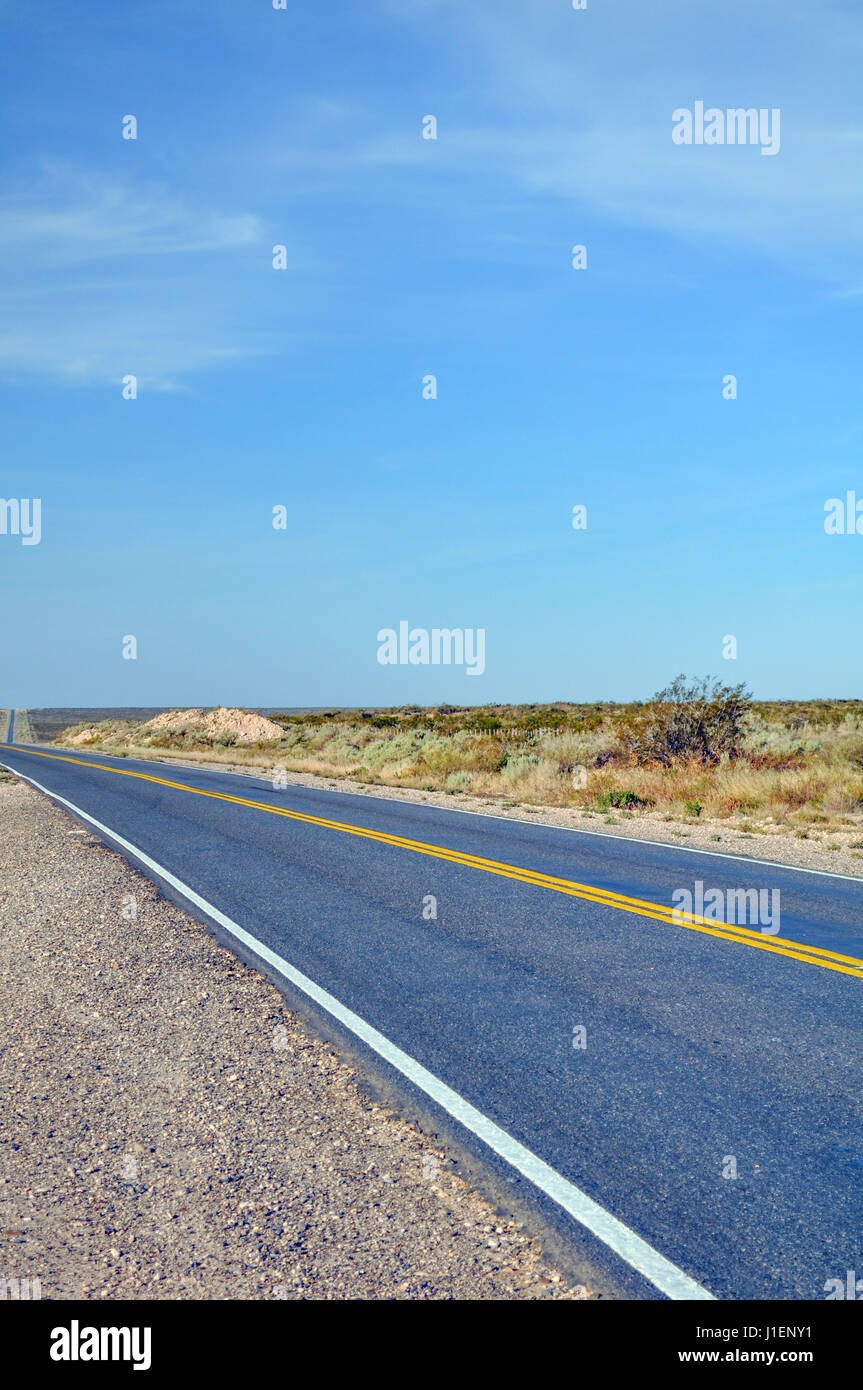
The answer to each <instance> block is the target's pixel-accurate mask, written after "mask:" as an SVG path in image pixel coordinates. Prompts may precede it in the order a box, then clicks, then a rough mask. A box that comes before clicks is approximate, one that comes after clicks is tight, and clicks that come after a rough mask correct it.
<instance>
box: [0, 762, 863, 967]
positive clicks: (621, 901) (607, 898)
mask: <svg viewBox="0 0 863 1390" xmlns="http://www.w3.org/2000/svg"><path fill="white" fill-rule="evenodd" d="M15 751H16V752H18V753H28V754H29V755H30V756H31V757H34V758H50V759H52V760H53V761H55V762H61V763H71V764H72V765H73V766H74V767H86V768H90V769H92V770H93V771H96V772H112V773H114V774H115V776H118V777H136V778H138V779H139V780H140V781H142V782H153V783H155V785H156V786H159V787H169V788H171V790H173V791H181V792H189V793H190V794H192V795H194V796H206V797H209V798H210V799H211V800H214V801H227V802H229V803H230V804H231V805H234V806H247V807H250V808H251V809H253V810H256V811H266V812H268V813H269V814H270V815H273V816H285V817H286V818H287V819H289V820H298V821H302V822H304V823H305V824H307V825H317V826H320V827H322V828H323V829H325V830H338V831H340V832H341V833H342V834H345V835H356V836H359V837H360V838H362V839H367V840H375V841H377V842H378V843H379V844H384V845H391V846H392V847H393V848H395V849H406V850H410V851H411V852H412V853H414V854H426V855H430V856H432V857H433V858H435V859H444V860H447V861H448V862H449V863H452V864H459V865H461V866H463V867H465V868H470V869H480V870H482V871H483V872H484V873H490V874H497V875H499V876H500V877H502V878H509V879H513V880H515V881H516V882H518V883H529V884H531V885H533V886H534V887H537V888H547V889H550V890H551V891H552V892H555V893H565V894H568V895H569V896H570V897H574V898H582V899H584V900H585V901H586V902H594V903H599V904H600V905H602V906H604V907H614V908H617V909H618V910H619V911H621V912H630V913H632V914H633V915H635V916H637V917H651V918H653V919H654V920H655V921H658V922H666V923H668V924H670V925H671V926H675V927H685V928H686V929H687V930H688V931H698V932H703V933H704V934H705V935H706V936H716V937H720V938H721V939H722V940H724V941H736V942H737V943H738V944H739V945H742V946H752V947H754V948H755V949H756V950H761V951H772V952H773V953H774V954H775V955H780V956H788V957H790V958H791V959H792V960H800V961H804V962H805V963H806V964H808V965H820V966H823V968H824V969H825V970H835V971H838V972H840V973H841V974H843V975H854V976H856V977H857V978H858V979H863V960H861V959H859V958H858V957H856V956H845V955H842V954H841V953H840V952H838V951H830V950H826V949H825V948H824V947H822V946H809V945H807V944H806V943H805V942H800V941H791V940H789V939H788V938H787V937H781V936H765V935H764V934H763V933H761V932H758V931H755V930H753V929H752V928H750V927H739V926H736V925H735V924H733V923H726V922H722V921H715V920H714V919H712V918H708V917H699V916H697V915H696V914H694V913H684V912H682V911H681V910H680V909H676V908H670V907H664V906H663V905H662V904H661V903H654V902H650V901H648V900H647V899H644V898H633V897H630V896H628V895H627V894H625V893H614V892H611V891H610V890H609V889H606V888H597V887H596V886H595V885H593V884H589V883H577V882H575V881H574V880H572V879H566V878H556V877H554V876H553V875H551V874H543V873H539V872H538V871H537V870H534V869H524V868H521V867H520V866H519V865H516V864H504V863H501V862H500V861H499V860H496V859H483V858H481V857H480V856H479V855H475V854H465V853H463V852H462V851H461V850H454V849H446V848H445V847H444V846H443V845H431V844H426V843H425V842H424V841H422V840H409V839H406V838H405V837H404V836H401V835H391V834H388V833H387V832H385V831H380V830H369V829H367V828H366V827H365V826H360V825H350V824H348V823H346V822H344V821H337V820H328V819H325V818H324V817H322V816H312V815H309V814H307V813H306V812H303V811H292V810H289V809H288V808H287V807H284V806H270V805H268V804H267V802H265V801H253V800H251V799H250V798H249V797H244V796H233V795H231V794H230V793H229V792H214V791H207V790H206V789H205V788H204V787H192V786H189V785H188V784H187V783H185V782H174V781H171V780H170V779H169V778H166V777H155V776H153V775H152V774H151V773H147V772H135V771H133V770H132V769H131V768H120V767H110V766H108V765H107V764H105V763H92V762H85V761H83V760H82V759H80V758H68V757H65V756H63V755H62V754H60V753H37V752H36V751H35V750H34V749H31V748H16V749H15Z"/></svg>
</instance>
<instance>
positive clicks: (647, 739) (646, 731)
mask: <svg viewBox="0 0 863 1390" xmlns="http://www.w3.org/2000/svg"><path fill="white" fill-rule="evenodd" d="M749 708H750V695H749V691H748V690H747V689H746V686H745V685H735V686H729V685H722V684H721V682H720V681H710V680H709V679H707V678H705V679H704V680H693V681H690V682H687V679H686V677H685V676H682V675H681V676H677V677H676V679H675V680H673V681H672V682H671V685H669V686H667V687H666V688H665V690H660V691H658V692H657V694H656V695H655V696H654V697H653V699H652V700H650V701H649V702H648V703H647V704H646V705H643V706H642V707H641V708H640V709H637V710H633V711H632V712H630V713H628V714H627V715H626V717H625V718H624V719H623V720H622V721H621V725H620V727H619V729H618V734H617V751H618V753H620V754H622V755H624V756H627V757H629V758H630V759H632V760H633V761H635V762H636V763H648V762H658V763H663V764H666V765H668V764H671V763H672V762H674V761H675V760H676V759H683V758H687V759H697V760H698V761H699V762H702V763H718V762H719V761H720V760H721V759H723V758H728V759H733V758H737V757H739V756H740V754H741V752H742V749H743V742H744V738H745V736H746V728H747V715H748V712H749Z"/></svg>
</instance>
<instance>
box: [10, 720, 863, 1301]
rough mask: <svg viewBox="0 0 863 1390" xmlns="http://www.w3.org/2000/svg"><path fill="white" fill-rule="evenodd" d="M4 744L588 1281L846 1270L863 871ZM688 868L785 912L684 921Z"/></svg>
mask: <svg viewBox="0 0 863 1390" xmlns="http://www.w3.org/2000/svg"><path fill="white" fill-rule="evenodd" d="M11 736H12V735H11V733H10V737H11ZM0 759H2V762H3V763H4V764H5V765H6V766H7V767H10V768H12V769H13V770H14V771H16V772H19V773H21V774H22V775H23V776H26V777H28V778H30V779H31V780H33V781H34V782H35V783H36V784H37V785H38V786H39V787H41V788H42V790H45V791H47V792H49V793H50V794H51V795H52V796H54V797H55V798H56V799H58V800H59V801H60V802H61V804H65V805H66V806H67V807H68V808H70V809H73V810H74V811H75V812H76V813H79V814H82V815H84V816H85V817H89V818H90V823H91V824H92V823H93V822H94V821H95V822H96V825H97V828H98V829H99V831H100V833H101V834H103V836H104V837H105V838H106V839H108V840H111V839H113V842H114V843H115V844H119V845H120V847H121V848H122V849H123V852H124V853H126V854H127V856H128V857H129V858H130V860H132V862H134V863H136V864H137V865H138V866H139V867H143V868H144V871H145V872H147V873H148V874H149V875H150V876H151V877H153V878H155V879H156V880H157V881H158V882H161V883H162V885H163V886H165V887H166V888H167V891H168V892H169V893H170V895H171V896H173V897H177V898H179V899H180V900H181V901H184V902H186V903H188V904H190V905H191V907H192V910H193V911H195V912H196V913H197V914H199V915H203V916H206V917H207V918H208V919H209V920H210V921H211V922H212V923H213V924H214V926H215V927H216V929H217V930H218V931H219V932H220V934H221V935H222V937H223V939H225V940H226V941H228V942H230V943H232V944H234V945H235V947H236V949H238V950H239V951H240V952H241V953H242V954H244V955H245V956H247V957H253V958H255V959H258V960H259V961H261V962H262V963H263V965H264V966H265V968H267V970H268V972H269V973H271V974H273V976H274V978H277V979H281V980H282V982H283V985H284V988H285V990H286V992H287V993H288V995H289V997H291V998H293V999H300V1000H301V1001H302V1002H303V1003H304V1004H305V1006H306V1008H307V1010H308V1011H309V1012H311V1013H312V1014H314V1015H316V1016H318V1017H325V1018H327V1019H328V1020H329V1021H330V1023H332V1025H333V1027H334V1029H335V1031H336V1033H337V1035H338V1036H342V1037H344V1038H345V1039H347V1040H348V1041H349V1043H350V1044H351V1046H352V1049H353V1051H354V1055H358V1056H359V1057H360V1060H361V1062H363V1063H364V1064H365V1065H367V1066H368V1068H369V1070H371V1071H374V1072H375V1074H376V1075H378V1076H383V1077H384V1078H386V1079H387V1080H388V1081H389V1082H390V1084H391V1085H392V1086H393V1087H394V1088H395V1089H396V1090H397V1091H398V1093H399V1094H400V1095H401V1096H403V1097H404V1099H405V1102H406V1104H408V1105H413V1106H415V1107H417V1106H418V1107H419V1108H420V1109H422V1111H423V1113H424V1114H426V1115H427V1116H430V1117H431V1118H432V1119H434V1120H435V1121H440V1123H441V1124H442V1125H443V1126H444V1127H445V1128H446V1127H449V1129H448V1132H450V1133H454V1134H455V1135H456V1137H457V1138H458V1140H459V1141H460V1142H461V1143H462V1144H463V1146H464V1148H465V1149H466V1150H467V1151H469V1152H470V1153H472V1154H474V1155H475V1156H476V1158H477V1159H478V1160H479V1161H481V1162H483V1163H485V1164H486V1165H487V1168H488V1170H489V1171H490V1172H491V1173H492V1174H493V1175H494V1176H495V1177H496V1180H497V1182H498V1184H499V1186H500V1189H501V1190H502V1191H504V1192H506V1193H508V1194H510V1195H512V1197H513V1200H514V1201H519V1200H520V1201H523V1202H527V1203H528V1204H530V1206H531V1207H532V1208H533V1210H534V1211H536V1212H537V1213H539V1214H540V1215H541V1217H542V1219H543V1221H544V1222H545V1223H546V1224H547V1225H548V1226H549V1227H550V1228H553V1230H554V1232H555V1233H556V1235H557V1237H558V1239H559V1240H560V1241H561V1242H563V1243H564V1245H565V1247H566V1248H567V1249H568V1250H569V1251H570V1252H571V1254H572V1258H573V1260H574V1261H575V1262H576V1263H578V1262H579V1261H581V1262H582V1267H583V1268H585V1269H588V1270H590V1271H591V1273H592V1276H593V1278H594V1282H595V1283H596V1282H597V1281H598V1282H599V1285H600V1286H601V1287H605V1288H606V1289H608V1290H609V1291H610V1292H613V1293H616V1294H619V1295H623V1296H629V1297H648V1298H651V1297H652V1298H660V1297H671V1298H699V1297H703V1298H710V1297H712V1298H716V1299H748V1298H754V1299H763V1298H771V1297H778V1298H786V1299H795V1298H804V1299H821V1298H824V1297H825V1292H824V1289H825V1284H826V1283H827V1281H828V1280H831V1279H841V1280H843V1281H844V1280H845V1278H846V1273H847V1271H848V1270H850V1269H857V1270H860V1271H861V1272H863V1240H861V1235H860V1232H861V1206H863V1201H861V1199H863V1105H861V1099H860V1075H861V1059H863V1036H861V1033H863V1030H861V999H863V994H861V990H863V880H860V879H851V878H843V877H840V876H835V875H829V874H823V873H813V872H807V871H805V870H799V869H792V868H789V867H782V866H778V865H772V864H765V863H760V862H759V861H756V860H751V859H746V860H741V859H736V858H734V857H733V856H725V855H718V854H717V855H713V854H705V853H701V852H698V851H687V850H685V849H683V848H677V847H669V846H664V845H659V844H652V843H643V842H639V841H637V840H625V839H620V838H611V837H605V836H602V835H601V834H600V835H597V834H590V833H588V832H580V831H565V830H559V829H554V828H550V827H544V826H539V825H532V824H529V823H525V822H521V821H512V820H509V819H504V818H496V817H494V816H493V815H489V816H478V815H472V814H469V813H466V812H459V811H446V810H440V809H437V808H432V807H426V806H423V805H419V804H413V803H405V802H398V801H390V800H387V799H384V798H378V797H363V796H360V795H351V794H348V793H344V792H339V791H333V790H329V789H324V788H321V789H316V788H306V787H289V788H286V789H284V790H274V789H273V788H272V786H271V784H270V783H268V782H266V781H264V780H259V779H253V778H249V777H243V776H237V775H229V774H224V773H219V772H216V771H210V770H205V769H202V768H194V769H190V768H184V767H179V766H175V765H167V764H156V763H152V762H135V761H133V760H131V759H115V758H109V757H105V756H102V755H86V754H79V753H75V752H68V751H67V752H61V750H50V749H48V748H36V747H33V746H27V747H22V746H20V745H15V746H14V747H12V746H10V745H7V746H6V747H5V748H4V749H2V752H0ZM698 881H700V882H701V883H702V884H704V885H705V886H706V887H710V888H722V889H741V888H746V889H749V888H757V889H767V890H771V891H775V890H777V889H778V890H779V892H780V894H781V929H780V932H779V934H778V935H767V934H764V933H762V932H760V931H759V930H758V929H757V928H756V929H750V930H748V931H747V930H741V929H738V928H730V929H727V930H726V929H725V928H722V927H719V928H717V927H716V926H715V924H711V923H709V922H704V921H703V920H702V921H701V922H692V923H689V924H686V925H681V924H680V923H679V922H676V921H675V920H674V919H673V918H672V916H671V911H670V908H671V904H672V901H673V899H672V894H673V893H674V892H675V890H678V889H689V890H690V891H694V890H695V884H696V882H698Z"/></svg>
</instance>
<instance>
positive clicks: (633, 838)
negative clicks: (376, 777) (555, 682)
mask: <svg viewBox="0 0 863 1390" xmlns="http://www.w3.org/2000/svg"><path fill="white" fill-rule="evenodd" d="M34 746H35V745H34ZM6 747H7V748H15V749H17V748H18V744H15V743H9V744H7V745H6ZM75 751H76V752H77V750H75ZM21 752H22V753H26V752H27V746H26V744H21ZM79 756H80V755H79ZM90 756H91V757H93V758H112V756H113V755H112V754H110V753H92V754H91V755H90ZM82 761H84V759H83V758H82ZM113 761H114V762H124V763H125V762H128V763H140V764H141V766H142V767H147V766H148V764H153V763H155V764H156V765H157V766H160V767H185V768H187V769H188V770H189V771H190V772H196V771H199V770H200V771H201V772H215V773H217V775H219V776H221V777H248V778H249V779H250V780H251V781H253V782H264V783H267V784H269V780H270V779H269V778H268V777H259V776H258V774H257V773H255V772H227V771H226V770H225V769H224V768H221V767H209V766H208V765H207V764H206V763H179V762H176V763H175V762H171V761H170V760H169V759H167V758H164V759H163V758H117V757H113ZM12 771H13V772H14V771H15V769H14V768H13V769H12ZM18 775H19V776H21V774H20V773H19V774H18ZM288 785H289V786H295V787H301V788H303V789H304V790H305V791H310V792H333V791H334V792H335V793H336V795H337V796H356V797H360V798H363V797H366V798H368V799H370V800H372V801H389V802H390V804H392V805H396V806H420V807H423V809H425V810H427V811H446V812H447V813H448V814H449V815H452V816H481V817H483V818H484V819H486V820H499V821H506V822H507V824H509V825H532V826H534V827H535V828H536V829H538V830H563V831H564V832H565V833H566V834H567V835H593V836H594V838H595V839H597V840H624V841H627V842H628V843H629V844H631V845H651V846H652V847H653V848H654V849H670V850H673V851H674V852H675V853H680V854H706V855H708V856H709V857H710V858H712V859H736V860H737V862H738V864H761V865H763V866H764V867H765V868H768V869H788V870H789V872H790V873H794V874H814V875H815V876H816V877H817V878H838V879H843V880H844V881H845V882H847V883H859V884H861V886H863V874H837V873H834V872H833V870H832V869H806V868H804V867H803V865H802V864H782V863H780V861H779V860H778V859H756V858H755V856H754V855H753V854H729V853H728V851H727V850H721V849H695V848H694V846H692V845H671V844H668V843H667V841H665V840H642V839H640V838H639V837H638V836H637V835H609V834H608V833H607V832H606V831H604V830H582V828H581V826H580V825H548V824H547V823H546V822H545V821H541V820H528V819H527V818H526V817H525V816H498V815H496V814H495V812H494V811H468V810H465V809H464V807H461V806H427V805H425V803H424V802H422V801H402V799H401V798H400V797H398V796H378V795H377V793H369V792H344V791H339V789H338V787H307V786H306V785H305V783H304V782H292V783H289V784H288Z"/></svg>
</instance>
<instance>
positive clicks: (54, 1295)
mask: <svg viewBox="0 0 863 1390" xmlns="http://www.w3.org/2000/svg"><path fill="white" fill-rule="evenodd" d="M0 923H2V933H0V1001H1V1002H2V1010H3V1020H4V1026H3V1035H2V1046H0V1110H2V1141H0V1248H2V1265H0V1275H2V1277H3V1278H4V1279H31V1280H34V1279H38V1280H39V1281H40V1283H41V1293H42V1297H43V1298H49V1299H73V1298H74V1299H77V1298H94V1299H155V1298H158V1299H273V1298H277V1299H281V1298H288V1299H294V1298H312V1299H356V1298H361V1299H400V1298H406V1299H407V1298H413V1299H416V1298H420V1299H453V1298H455V1299H513V1298H528V1299H549V1298H551V1299H561V1298H563V1299H584V1298H586V1297H588V1295H587V1293H586V1291H585V1290H584V1289H583V1288H582V1287H581V1286H576V1287H575V1288H573V1287H572V1286H571V1285H569V1284H568V1283H567V1280H566V1279H565V1278H563V1277H562V1276H561V1275H560V1273H559V1272H558V1271H557V1270H556V1269H554V1267H553V1266H552V1265H551V1264H550V1263H549V1262H548V1260H547V1259H546V1257H545V1256H544V1255H543V1253H542V1251H541V1249H540V1247H539V1245H538V1243H537V1241H536V1240H534V1239H533V1238H531V1237H530V1236H529V1235H528V1234H527V1233H525V1231H524V1230H522V1229H521V1228H520V1226H519V1225H518V1224H517V1223H516V1222H514V1221H511V1220H508V1219H504V1218H502V1217H501V1216H500V1215H499V1214H498V1213H496V1211H495V1210H494V1209H493V1208H492V1207H491V1206H490V1205H489V1204H488V1202H487V1201H486V1200H485V1199H484V1198H482V1197H481V1196H479V1195H478V1194H477V1193H476V1192H475V1191H474V1190H472V1188H471V1187H470V1186H469V1185H468V1184H467V1183H466V1182H465V1181H464V1179H463V1178H462V1177H460V1176H459V1174H458V1173H457V1172H456V1171H455V1169H456V1163H455V1160H454V1159H453V1158H452V1157H451V1156H450V1155H448V1154H447V1153H446V1152H445V1151H443V1150H442V1149H441V1148H440V1147H437V1146H436V1145H435V1144H434V1143H433V1142H432V1141H430V1140H429V1139H428V1138H427V1137H425V1136H423V1135H421V1134H420V1133H419V1132H418V1131H417V1130H416V1129H415V1128H414V1127H412V1126H411V1125H410V1124H408V1123H407V1122H406V1121H405V1120H404V1119H402V1118H400V1117H399V1116H398V1115H396V1114H393V1113H392V1112H391V1111H389V1110H388V1109H387V1108H386V1107H385V1106H383V1105H381V1104H380V1103H378V1102H377V1101H375V1100H374V1099H372V1098H370V1096H369V1095H368V1094H366V1093H365V1092H364V1090H363V1089H362V1087H361V1085H360V1080H361V1079H360V1078H359V1077H358V1076H357V1074H356V1072H355V1071H354V1070H353V1069H352V1068H351V1067H350V1066H349V1065H348V1064H347V1063H346V1062H345V1061H343V1060H342V1059H341V1058H340V1057H339V1056H338V1055H337V1053H336V1052H335V1050H334V1049H333V1048H332V1047H331V1046H330V1045H329V1044H327V1043H326V1042H324V1041H322V1040H320V1039H318V1038H316V1037H314V1036H313V1035H312V1034H311V1033H310V1031H309V1030H308V1029H306V1028H305V1026H304V1025H303V1024H302V1023H301V1022H300V1021H299V1019H298V1018H297V1016H296V1015H295V1014H293V1013H291V1012H290V1011H289V1010H288V1008H287V1007H286V1005H285V1002H284V1000H283V999H282V997H281V995H280V994H279V993H278V991H277V990H276V989H275V988H274V987H273V986H272V985H271V984H270V983H269V982H268V981H267V980H265V979H264V978H263V976H261V975H260V974H258V973H257V972H256V971H254V970H251V969H249V968H247V967H246V966H245V965H243V964H242V963H241V962H239V961H238V960H237V959H236V958H235V957H234V956H233V955H231V953H230V952H228V951H227V950H225V949H223V948H222V947H221V946H219V945H218V944H217V943H216V942H215V940H214V939H213V937H212V936H211V935H210V934H209V933H208V931H207V930H206V929H205V928H204V927H203V926H201V925H200V924H198V923H197V922H195V921H193V920H191V919H190V918H188V917H187V916H186V915H185V914H184V913H183V912H181V911H180V910H179V909H178V908H176V907H174V906H173V904H171V903H169V902H167V901H166V900H165V899H164V898H163V897H161V895H160V894H159V892H158V890H157V889H156V887H155V886H154V885H153V884H151V883H150V882H149V880H147V879H145V878H143V877H142V876H141V875H139V874H138V873H137V872H136V871H135V870H134V869H132V868H131V867H130V866H129V865H128V864H127V863H126V861H125V860H124V859H122V857H121V856H120V855H118V854H116V853H115V852H114V851H113V850H109V849H107V848H106V847H105V846H103V845H102V844H101V843H100V842H99V841H98V840H97V839H96V838H95V837H94V836H92V835H91V834H90V832H89V831H83V830H81V828H80V826H79V825H78V824H77V822H74V821H72V820H71V819H70V818H69V817H67V816H66V814H65V813H64V812H63V811H61V810H60V809H59V808H58V807H56V806H55V805H54V804H53V803H51V802H50V801H49V800H48V799H47V798H46V797H43V796H41V795H40V794H39V793H37V792H34V791H33V790H32V789H30V788H29V787H27V786H26V785H25V784H23V783H21V782H19V781H18V780H17V779H12V778H9V777H8V775H6V774H3V776H2V779H0Z"/></svg>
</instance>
